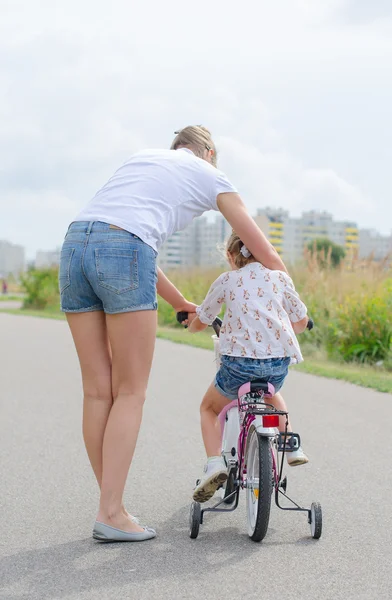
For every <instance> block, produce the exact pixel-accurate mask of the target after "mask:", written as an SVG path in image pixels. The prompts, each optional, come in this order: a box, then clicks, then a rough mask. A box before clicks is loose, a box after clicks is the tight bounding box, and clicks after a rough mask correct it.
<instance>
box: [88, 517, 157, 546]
mask: <svg viewBox="0 0 392 600" xmlns="http://www.w3.org/2000/svg"><path fill="white" fill-rule="evenodd" d="M155 536H156V531H155V530H154V529H152V528H151V527H144V531H140V533H129V532H128V531H123V530H122V529H116V528H115V527H111V526H110V525H105V523H100V522H99V521H95V525H94V529H93V538H94V539H95V540H98V541H99V542H144V541H145V540H151V539H152V538H154V537H155Z"/></svg>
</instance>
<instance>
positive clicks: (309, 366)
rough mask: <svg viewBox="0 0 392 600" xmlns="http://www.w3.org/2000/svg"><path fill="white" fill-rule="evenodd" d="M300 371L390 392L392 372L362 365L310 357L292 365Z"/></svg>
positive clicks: (391, 391)
mask: <svg viewBox="0 0 392 600" xmlns="http://www.w3.org/2000/svg"><path fill="white" fill-rule="evenodd" d="M294 369H296V370H297V371H301V372H302V373H310V374H311V375H318V376H319V377H328V378H329V379H341V380H343V381H348V382H350V383H355V384H356V385H360V386H362V387H367V388H371V389H373V390H378V391H379V392H387V393H388V394H392V373H390V372H388V371H385V370H382V369H376V368H374V367H370V366H369V367H368V366H364V365H351V364H345V363H334V362H331V361H329V360H325V361H319V360H314V359H312V358H306V360H305V361H304V362H303V363H301V364H300V365H297V366H296V367H294Z"/></svg>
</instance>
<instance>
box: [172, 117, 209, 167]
mask: <svg viewBox="0 0 392 600" xmlns="http://www.w3.org/2000/svg"><path fill="white" fill-rule="evenodd" d="M174 133H175V134H176V137H175V138H174V140H173V143H172V145H171V146H170V149H171V150H177V148H189V149H190V150H192V151H193V152H194V154H196V156H198V157H199V158H204V156H205V151H206V150H212V154H211V156H210V160H211V164H212V165H214V167H216V164H217V153H216V148H215V144H214V142H213V141H212V138H211V133H210V131H209V130H208V129H206V127H203V126H202V125H189V126H188V127H184V129H180V131H175V132H174Z"/></svg>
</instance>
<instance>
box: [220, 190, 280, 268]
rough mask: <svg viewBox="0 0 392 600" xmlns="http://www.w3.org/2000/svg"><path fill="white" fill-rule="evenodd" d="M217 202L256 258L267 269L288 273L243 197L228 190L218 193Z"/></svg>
mask: <svg viewBox="0 0 392 600" xmlns="http://www.w3.org/2000/svg"><path fill="white" fill-rule="evenodd" d="M217 203H218V208H219V210H220V212H221V213H222V215H223V216H224V217H225V219H226V220H227V221H228V222H229V223H230V225H231V226H232V228H233V229H234V231H235V232H236V233H238V235H239V236H240V238H241V240H242V241H243V242H244V244H245V246H246V247H247V248H248V249H249V250H250V252H252V254H253V256H254V257H255V259H256V260H258V261H259V262H261V264H263V265H264V266H265V267H267V269H271V270H273V271H285V272H286V273H287V269H286V267H285V265H284V262H283V261H282V259H281V258H280V256H279V254H278V253H277V251H276V250H275V248H274V247H273V245H272V244H271V243H270V242H269V241H268V240H267V238H266V237H265V235H264V233H263V232H262V231H261V229H260V228H259V227H258V226H257V225H256V223H255V222H254V220H253V219H252V217H251V216H250V214H249V213H248V211H247V209H246V206H245V204H244V203H243V201H242V200H241V197H240V196H239V195H238V194H236V193H234V192H226V193H224V194H219V195H218V198H217Z"/></svg>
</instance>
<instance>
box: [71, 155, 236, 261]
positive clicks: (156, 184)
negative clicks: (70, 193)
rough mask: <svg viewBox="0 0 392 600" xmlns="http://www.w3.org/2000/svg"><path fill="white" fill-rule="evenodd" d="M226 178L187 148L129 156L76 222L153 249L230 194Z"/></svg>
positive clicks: (215, 207)
mask: <svg viewBox="0 0 392 600" xmlns="http://www.w3.org/2000/svg"><path fill="white" fill-rule="evenodd" d="M236 191H237V190H236V189H235V187H234V186H233V185H232V184H231V183H230V181H229V180H228V179H227V177H226V175H224V173H222V172H221V171H219V170H218V169H215V167H213V166H212V165H210V164H209V163H208V162H207V161H205V160H202V159H201V158H198V157H197V156H195V155H194V154H193V152H192V151H191V150H189V149H187V148H181V149H179V150H144V151H142V152H138V153H137V154H134V155H133V156H131V158H130V159H129V160H127V161H126V162H125V163H124V164H123V165H122V167H120V168H119V169H118V170H117V171H116V172H115V173H114V175H113V176H112V177H111V178H110V179H109V181H108V182H107V183H106V184H105V185H104V186H103V188H101V189H100V190H99V191H98V192H97V193H96V194H95V196H94V198H93V199H92V200H91V202H90V203H89V204H88V205H87V206H86V208H84V209H83V210H82V211H81V212H80V213H79V214H78V216H77V217H76V219H75V221H103V222H104V223H109V224H111V225H117V227H121V228H122V229H125V230H126V231H129V232H131V233H133V234H135V235H137V236H138V237H140V239H142V240H143V241H144V242H145V243H146V244H149V245H150V246H152V248H154V250H158V249H159V248H160V246H161V245H162V244H163V242H164V241H165V240H166V238H167V237H168V236H170V235H171V234H172V233H174V232H175V231H179V230H180V229H184V228H185V227H186V226H187V225H189V224H190V223H191V221H192V220H193V219H194V218H195V217H198V216H200V215H201V214H203V213H204V212H205V211H207V210H218V207H217V204H216V198H217V196H218V194H221V193H224V192H236Z"/></svg>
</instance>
